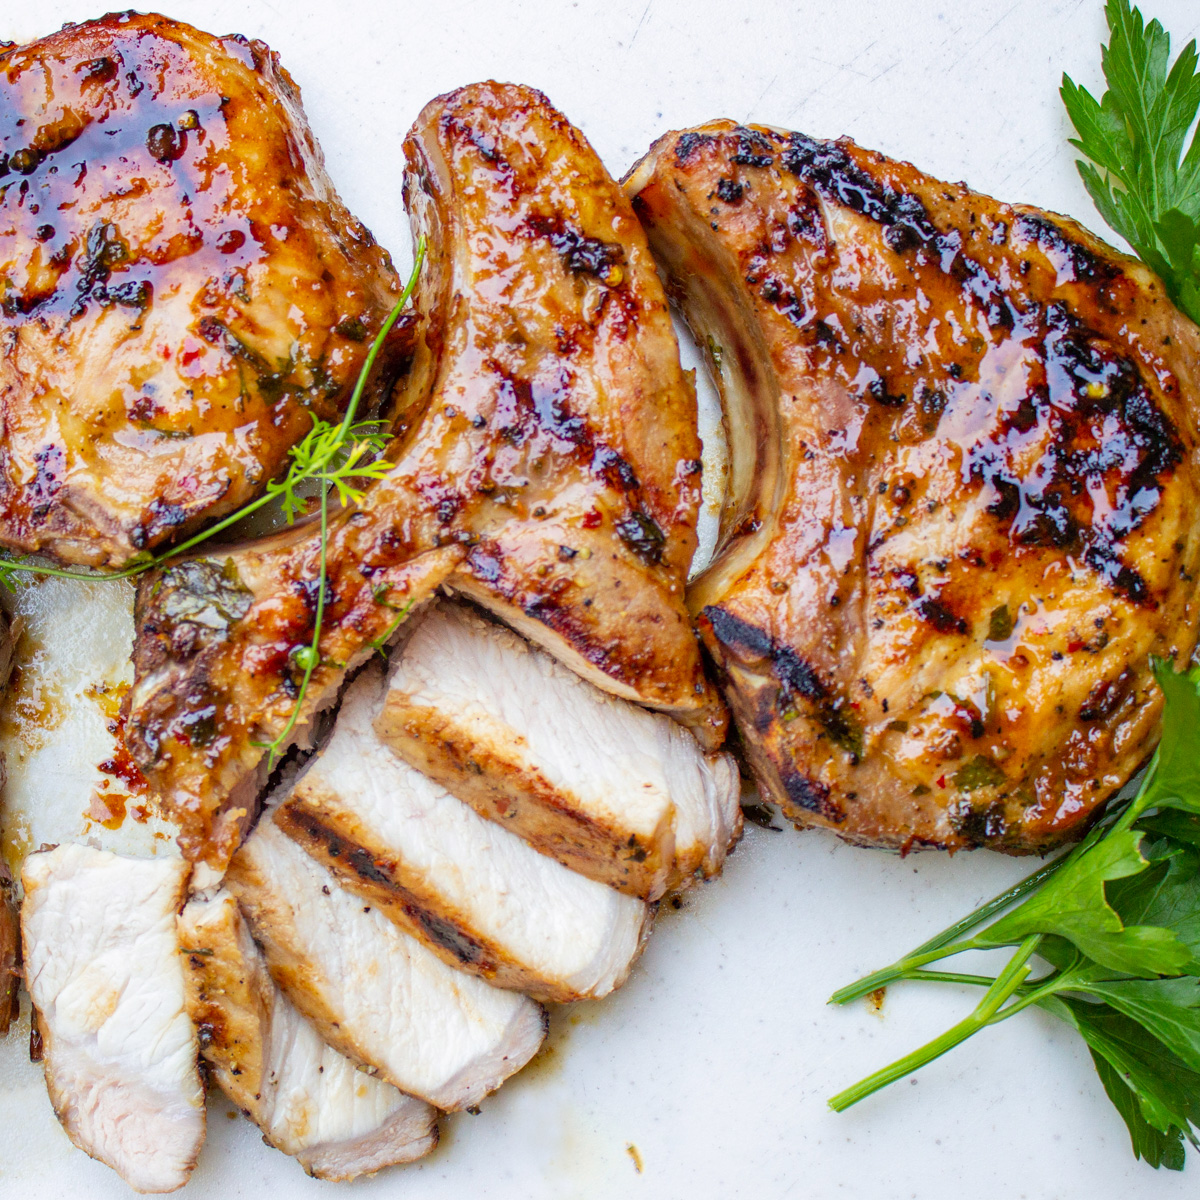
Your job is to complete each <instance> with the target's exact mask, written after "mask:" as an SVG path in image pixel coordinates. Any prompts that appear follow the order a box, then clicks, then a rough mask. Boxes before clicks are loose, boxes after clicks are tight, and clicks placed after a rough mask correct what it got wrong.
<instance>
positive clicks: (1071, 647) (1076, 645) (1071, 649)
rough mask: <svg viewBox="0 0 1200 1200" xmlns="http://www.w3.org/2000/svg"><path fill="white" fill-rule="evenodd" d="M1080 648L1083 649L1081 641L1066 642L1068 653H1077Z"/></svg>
mask: <svg viewBox="0 0 1200 1200" xmlns="http://www.w3.org/2000/svg"><path fill="white" fill-rule="evenodd" d="M1082 649H1083V643H1082V642H1068V643H1067V653H1068V654H1077V653H1078V652H1079V651H1080V650H1082Z"/></svg>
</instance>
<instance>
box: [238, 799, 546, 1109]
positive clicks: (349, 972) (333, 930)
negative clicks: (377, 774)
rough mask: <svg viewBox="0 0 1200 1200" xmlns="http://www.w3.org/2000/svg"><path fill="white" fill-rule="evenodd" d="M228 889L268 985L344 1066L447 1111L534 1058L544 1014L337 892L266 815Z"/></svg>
mask: <svg viewBox="0 0 1200 1200" xmlns="http://www.w3.org/2000/svg"><path fill="white" fill-rule="evenodd" d="M226 883H227V885H228V887H229V889H230V891H232V892H233V894H234V895H235V896H236V897H237V899H238V902H239V903H240V905H241V906H242V910H243V912H245V914H246V916H247V918H248V919H249V922H250V927H251V930H252V931H253V933H254V936H255V938H256V939H257V941H258V942H259V943H260V945H261V946H262V947H263V951H264V953H265V954H266V959H267V965H268V967H269V968H270V971H271V975H272V977H273V978H274V980H275V982H276V983H277V984H279V986H280V987H281V988H282V989H283V991H284V993H285V994H286V995H287V997H288V999H289V1000H291V1002H292V1003H293V1004H294V1005H295V1006H296V1007H297V1008H298V1009H299V1010H300V1011H301V1012H302V1013H303V1014H304V1015H305V1016H306V1017H308V1019H309V1020H310V1021H312V1022H313V1025H314V1026H315V1027H316V1030H317V1032H318V1033H319V1034H320V1035H321V1036H322V1037H323V1038H324V1039H325V1041H327V1042H329V1043H330V1045H332V1046H334V1047H335V1048H336V1049H338V1050H340V1051H341V1052H342V1053H343V1054H345V1055H346V1056H347V1057H348V1058H350V1059H352V1060H353V1061H354V1062H356V1063H359V1064H360V1065H362V1066H365V1067H369V1068H372V1069H373V1070H374V1071H375V1072H376V1073H378V1074H379V1075H380V1076H382V1077H383V1078H384V1079H386V1080H387V1081H388V1082H389V1083H392V1084H394V1085H395V1086H396V1087H398V1088H400V1089H401V1090H402V1091H405V1092H408V1093H410V1094H411V1095H414V1096H420V1097H421V1098H422V1099H424V1100H428V1101H429V1103H430V1104H433V1105H436V1106H437V1107H438V1108H441V1109H445V1110H447V1111H452V1110H454V1109H459V1108H469V1107H470V1106H471V1105H473V1104H477V1103H478V1102H479V1101H480V1100H482V1099H483V1097H484V1096H486V1095H487V1094H488V1093H489V1092H492V1091H495V1089H496V1088H498V1087H499V1086H500V1085H501V1084H502V1083H503V1082H504V1080H505V1079H507V1078H508V1077H509V1076H510V1075H511V1074H513V1072H515V1071H519V1070H520V1069H521V1068H522V1067H523V1066H524V1065H525V1064H526V1063H527V1062H528V1061H529V1060H530V1059H531V1058H532V1057H533V1055H534V1054H535V1052H536V1051H537V1048H538V1047H539V1046H540V1045H541V1043H542V1038H543V1037H544V1036H545V1033H546V1018H545V1013H544V1012H543V1011H542V1009H541V1007H540V1006H539V1005H537V1004H535V1003H534V1002H533V1001H532V1000H530V999H529V998H528V997H527V996H522V995H519V994H518V993H516V992H507V991H502V990H500V989H499V988H494V987H492V986H491V985H490V984H488V983H485V982H484V981H483V980H482V979H478V978H476V977H475V976H474V975H466V974H464V973H463V972H461V971H456V970H454V969H453V968H452V967H448V966H447V965H446V964H445V963H444V962H442V960H441V959H440V958H438V957H437V955H436V954H433V953H432V952H431V951H429V950H427V949H426V948H425V947H424V946H423V945H422V944H421V943H420V942H418V941H417V940H416V939H415V938H412V937H409V936H408V935H407V934H405V933H402V932H401V931H400V929H398V928H397V927H396V925H394V924H393V923H392V922H391V921H389V920H388V919H387V917H385V916H384V915H383V913H381V912H379V911H378V909H377V908H375V907H374V906H372V905H369V904H364V903H363V901H362V899H361V898H359V897H358V896H355V895H353V894H351V893H350V892H348V891H346V890H345V889H343V888H342V887H341V886H340V885H339V884H338V881H337V878H336V877H335V876H334V875H332V874H330V872H329V871H327V870H326V869H325V868H324V867H322V866H321V865H320V864H319V863H318V862H317V861H316V860H315V859H313V858H310V857H309V856H308V855H307V854H305V853H304V851H303V850H302V849H301V848H300V847H299V846H297V845H296V843H295V842H293V841H292V840H291V839H290V838H289V837H287V835H286V834H284V833H283V831H282V830H281V829H280V828H279V827H278V826H277V825H276V824H275V814H274V813H268V814H267V815H266V816H265V817H264V818H263V819H262V820H261V821H260V822H259V823H258V826H257V828H256V829H255V831H254V833H253V834H252V835H251V836H250V838H249V839H248V840H247V841H246V844H245V845H244V846H243V847H242V848H241V850H239V851H238V853H237V855H236V856H235V857H234V859H233V862H232V863H231V864H230V868H229V873H228V875H227V876H226Z"/></svg>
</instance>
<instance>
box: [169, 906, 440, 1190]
mask: <svg viewBox="0 0 1200 1200" xmlns="http://www.w3.org/2000/svg"><path fill="white" fill-rule="evenodd" d="M179 940H180V943H181V952H182V953H183V954H184V960H185V962H186V964H187V983H188V1009H189V1011H190V1012H191V1015H192V1020H193V1021H194V1022H195V1024H196V1027H197V1029H198V1030H199V1031H200V1045H201V1049H202V1051H203V1054H204V1058H205V1061H206V1062H207V1063H208V1065H209V1068H210V1070H211V1072H212V1075H213V1077H214V1078H215V1079H216V1081H217V1083H218V1084H219V1085H220V1087H221V1090H222V1091H223V1092H224V1093H225V1094H226V1095H227V1096H228V1097H229V1099H230V1100H232V1101H233V1103H234V1104H236V1105H237V1106H238V1108H240V1109H241V1110H242V1111H243V1112H244V1113H245V1114H246V1115H247V1116H249V1117H250V1119H251V1120H252V1121H254V1123H255V1124H256V1125H257V1126H258V1127H259V1128H260V1129H261V1130H262V1131H263V1138H264V1140H265V1141H266V1142H268V1143H269V1144H270V1145H272V1146H276V1147H277V1148H278V1149H280V1150H282V1151H283V1152H284V1153H285V1154H291V1155H294V1156H295V1157H296V1158H297V1159H298V1160H299V1161H300V1163H301V1165H302V1166H303V1167H304V1169H305V1170H306V1171H307V1172H308V1173H309V1174H310V1175H315V1176H316V1177H317V1178H318V1179H332V1180H348V1179H357V1178H358V1177H359V1176H360V1175H366V1174H371V1173H373V1172H375V1171H378V1170H380V1169H381V1168H383V1167H387V1166H392V1165H394V1164H395V1163H402V1162H412V1161H413V1159H416V1158H420V1157H421V1156H422V1155H424V1154H428V1153H429V1151H430V1150H432V1149H433V1148H434V1146H436V1145H437V1139H438V1131H437V1113H436V1112H435V1111H434V1110H433V1109H432V1108H431V1107H430V1106H429V1105H428V1104H426V1103H425V1102H424V1101H422V1100H417V1099H414V1098H413V1097H412V1096H406V1095H405V1094H404V1093H403V1092H401V1091H398V1090H397V1089H396V1088H394V1087H392V1085H391V1084H390V1083H384V1082H383V1080H381V1079H376V1078H374V1077H373V1076H371V1075H368V1074H367V1073H366V1072H365V1071H360V1070H359V1069H358V1068H357V1067H356V1066H355V1065H354V1064H353V1063H352V1062H350V1060H349V1059H347V1058H345V1057H344V1056H343V1055H341V1054H339V1053H338V1052H337V1051H336V1050H335V1049H334V1048H333V1047H332V1046H329V1045H326V1043H325V1042H323V1041H322V1040H321V1039H320V1037H319V1036H318V1035H317V1032H316V1030H315V1029H314V1028H313V1027H312V1025H311V1024H309V1022H308V1021H306V1020H305V1019H304V1017H302V1016H301V1015H300V1014H299V1013H298V1012H297V1011H296V1009H295V1008H294V1007H293V1006H292V1005H291V1003H290V1002H289V1001H288V999H287V997H286V996H284V995H283V993H282V992H280V990H279V989H278V988H277V987H276V986H275V983H274V981H273V980H272V979H271V976H270V975H269V974H268V972H267V966H266V962H265V961H264V959H263V956H262V952H261V951H260V950H259V949H258V947H257V946H256V945H255V944H254V939H253V938H252V937H251V936H250V931H249V929H247V928H246V923H245V921H244V920H243V919H242V916H241V913H239V911H238V907H237V902H236V901H235V900H234V898H233V897H232V896H231V895H230V894H229V893H228V892H227V891H224V890H221V891H219V892H217V893H216V894H215V895H213V896H211V897H195V898H194V899H192V900H190V901H189V902H188V904H187V907H186V908H185V909H184V910H183V912H182V914H181V915H180V917H179Z"/></svg>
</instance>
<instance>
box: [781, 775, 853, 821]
mask: <svg viewBox="0 0 1200 1200" xmlns="http://www.w3.org/2000/svg"><path fill="white" fill-rule="evenodd" d="M780 778H781V782H782V783H783V790H784V791H785V792H786V793H787V798H788V799H789V800H790V801H791V802H792V804H794V805H795V806H796V807H797V808H800V809H803V810H804V811H805V812H810V813H813V814H815V815H816V816H818V817H822V818H824V819H825V820H826V821H829V822H831V823H833V824H834V825H840V824H841V823H842V822H843V821H845V819H846V814H845V811H844V810H843V809H842V806H841V805H840V804H838V803H837V801H835V800H834V799H833V797H832V795H831V794H830V791H829V787H828V785H826V784H824V783H821V782H820V781H819V780H816V779H810V778H809V777H808V776H807V775H803V774H801V773H800V772H799V771H797V770H796V769H795V768H794V767H791V766H788V767H785V768H784V769H783V771H782V772H781V773H780Z"/></svg>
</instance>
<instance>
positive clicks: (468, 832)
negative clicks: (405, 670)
mask: <svg viewBox="0 0 1200 1200" xmlns="http://www.w3.org/2000/svg"><path fill="white" fill-rule="evenodd" d="M384 686H385V685H384V679H383V672H382V671H380V670H378V669H375V668H372V667H368V668H367V670H366V671H364V672H363V674H362V675H360V676H359V678H358V679H356V680H355V681H354V683H353V684H352V685H351V686H350V689H349V691H348V693H347V695H346V698H345V701H344V702H343V704H342V707H341V711H340V712H339V713H338V719H337V725H336V726H335V727H334V731H333V736H332V737H331V738H330V740H329V742H328V744H327V745H326V746H325V748H324V749H323V750H322V751H321V752H320V754H319V756H318V757H317V759H316V761H315V762H314V763H313V764H312V765H311V766H310V767H309V768H308V770H306V771H305V773H304V775H303V776H302V777H301V778H300V780H299V782H298V783H297V784H296V786H295V788H294V789H293V791H292V793H291V795H290V796H289V797H288V798H287V799H286V800H284V801H283V802H282V803H281V804H280V806H279V808H278V810H277V811H276V813H275V818H274V819H275V822H276V823H277V824H278V826H279V828H281V829H282V830H283V831H284V832H285V833H287V834H288V835H289V836H291V837H292V838H294V839H295V840H296V841H297V843H298V844H299V845H301V846H302V847H303V848H304V849H305V850H306V851H307V852H308V853H309V854H311V855H312V856H313V857H314V858H316V859H317V860H318V861H320V862H321V863H323V864H324V865H325V866H326V867H328V868H329V869H330V870H331V871H333V872H334V873H335V874H336V875H337V876H338V878H339V879H340V880H341V882H342V883H343V885H344V886H345V887H346V888H348V889H350V890H351V891H353V892H355V893H356V894H357V895H359V896H361V897H362V898H363V899H364V900H366V901H367V902H368V903H369V904H370V905H371V906H372V908H373V909H375V910H378V911H379V912H382V913H383V914H384V915H386V916H387V917H389V918H390V919H391V920H393V921H395V922H396V924H397V925H398V926H399V927H400V928H402V929H404V930H405V931H406V932H408V933H410V934H412V936H414V937H416V938H417V939H419V940H420V941H421V942H423V943H424V944H425V945H426V946H428V947H429V949H430V950H432V951H433V953H435V954H437V955H438V956H439V957H440V958H442V959H443V960H444V961H445V962H447V963H448V964H449V965H450V966H452V967H457V968H459V969H460V970H463V971H469V972H471V973H472V974H475V975H479V976H481V977H483V978H485V979H488V980H491V981H492V982H494V983H495V984H497V985H498V986H500V987H507V988H516V989H518V990H520V991H523V992H527V993H529V994H530V995H532V996H535V997H537V998H538V999H542V1000H556V1001H560V1002H565V1001H571V1000H584V999H589V998H596V997H599V996H604V995H607V994H608V993H609V992H610V991H612V990H613V988H615V987H619V986H620V985H621V984H622V983H623V982H624V981H625V979H626V977H627V976H628V974H629V971H630V969H631V968H632V966H633V963H634V960H635V959H636V957H637V955H638V954H639V953H640V951H641V948H642V944H643V942H644V941H645V938H646V937H647V935H648V934H649V931H650V923H651V917H652V913H651V911H650V909H649V908H648V907H647V905H646V904H644V903H643V902H642V901H641V900H638V899H637V898H636V897H634V896H627V895H622V893H620V892H618V891H615V890H614V889H613V888H610V887H607V886H605V885H604V884H603V883H597V882H596V881H595V880H593V879H588V878H587V877H586V876H583V875H579V874H577V873H576V872H574V871H572V870H571V869H570V868H569V867H564V866H563V865H562V864H561V863H559V862H556V861H555V860H554V859H553V858H550V857H548V856H546V855H544V854H539V853H538V851H537V850H535V849H534V848H533V847H532V846H530V845H529V843H528V842H526V841H524V840H523V839H522V838H521V837H519V836H518V835H517V834H516V833H513V832H510V831H509V830H507V829H505V828H503V827H502V826H501V825H499V824H498V823H496V822H495V821H490V820H488V819H487V817H484V816H480V815H479V813H477V812H476V811H475V810H474V809H473V808H471V807H470V805H468V804H465V803H463V801H461V800H458V799H456V798H455V797H454V796H452V795H450V793H449V792H447V791H445V789H443V788H442V787H441V786H440V785H439V784H437V783H435V782H433V780H431V779H429V778H427V777H426V776H424V775H422V774H421V773H420V772H419V771H417V770H416V769H415V768H413V767H411V766H409V765H408V763H406V762H404V760H403V759H401V758H400V757H399V756H398V755H396V754H395V753H394V752H393V751H391V750H390V749H388V747H387V746H386V745H384V744H383V742H382V741H381V740H380V738H379V735H378V734H377V733H376V731H375V729H374V727H373V724H372V723H373V721H374V720H375V718H376V716H377V715H378V713H379V709H380V706H381V704H382V701H383V696H384ZM685 736H687V735H685Z"/></svg>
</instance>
